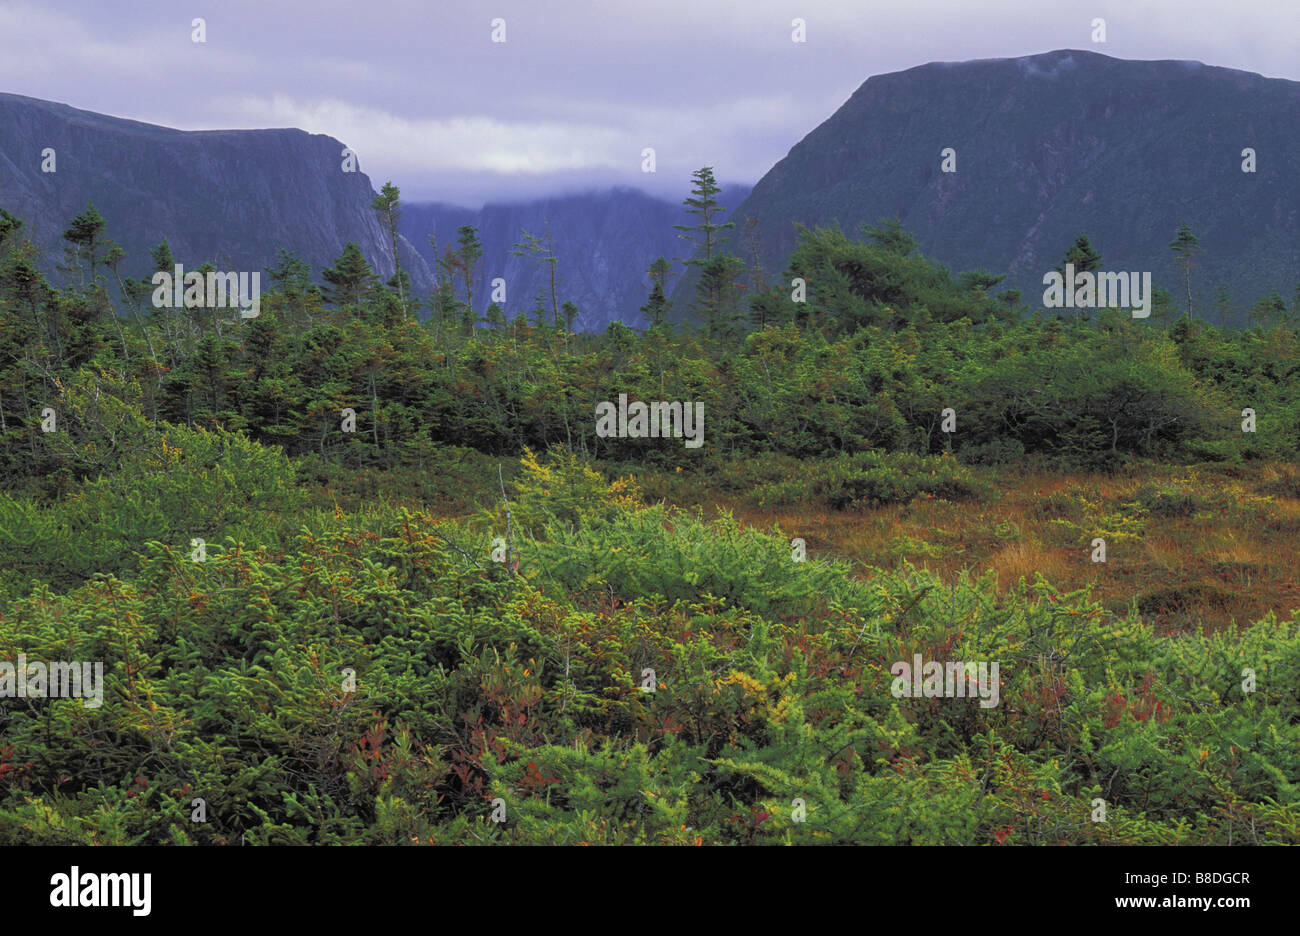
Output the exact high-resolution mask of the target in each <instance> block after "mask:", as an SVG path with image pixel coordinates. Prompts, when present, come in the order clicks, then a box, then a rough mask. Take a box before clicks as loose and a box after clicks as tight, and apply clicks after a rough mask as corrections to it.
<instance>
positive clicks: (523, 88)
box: [0, 0, 1300, 205]
mask: <svg viewBox="0 0 1300 936" xmlns="http://www.w3.org/2000/svg"><path fill="white" fill-rule="evenodd" d="M195 17H203V18H204V19H205V20H206V27H207V41H206V43H204V44H196V43H194V42H192V41H191V31H192V30H191V20H193V19H194V18H195ZM497 17H500V18H502V19H504V20H505V23H506V33H505V35H506V41H505V42H504V43H494V42H492V39H491V33H492V26H491V23H492V20H493V19H494V18H497ZM796 17H799V18H802V19H803V20H805V21H806V24H807V25H806V32H807V42H805V43H795V42H792V41H791V21H792V20H793V19H795V18H796ZM1094 17H1104V18H1105V20H1106V38H1107V41H1106V42H1105V43H1104V44H1102V43H1096V44H1094V43H1093V42H1092V26H1091V21H1092V19H1093V18H1094ZM1061 48H1078V49H1091V50H1094V51H1097V52H1102V53H1104V54H1107V55H1113V56H1116V57H1119V58H1129V59H1195V60H1198V61H1202V62H1205V63H1206V64H1210V65H1223V66H1227V67H1231V68H1241V69H1245V70H1248V71H1254V72H1259V73H1261V74H1264V75H1268V76H1272V77H1279V78H1290V79H1296V80H1300V0H1232V2H1225V0H1180V2H1171V0H1114V2H1110V0H1002V2H972V0H901V2H900V0H889V2H876V0H520V2H515V0H425V2H415V0H411V2H406V0H368V2H367V0H362V2H358V0H347V2H336V0H293V2H284V3H275V4H272V3H271V2H270V0H195V2H176V0H170V2H155V0H132V2H130V3H123V4H116V3H104V2H103V0H80V2H62V0H36V2H28V0H17V2H11V0H0V91H9V92H13V93H16V94H25V95H29V96H31V97H38V98H44V99H47V100H53V101H59V102H62V103H66V104H70V105H72V106H74V107H79V108H83V109H85V110H91V111H97V112H99V113H104V114H112V115H115V116H119V117H129V118H132V119H135V120H143V121H147V122H150V123H157V124H163V125H166V126H170V127H178V128H181V129H187V130H198V129H229V128H254V127H301V128H303V129H305V130H309V131H312V132H317V133H328V134H330V135H331V136H335V137H338V138H339V139H340V140H342V141H344V142H345V143H347V144H348V145H349V146H351V147H353V148H354V149H355V150H356V151H357V153H358V154H359V157H360V162H361V169H362V171H364V172H366V173H367V174H368V175H369V176H370V178H371V181H372V182H373V183H374V185H375V187H376V188H377V187H378V186H380V185H381V184H383V182H384V181H385V180H387V179H392V180H393V181H394V182H395V183H396V184H397V185H398V186H400V187H401V189H402V196H403V199H404V200H406V201H448V202H453V203H458V204H464V205H477V204H480V203H481V202H483V201H485V200H488V201H500V200H506V199H513V198H519V197H533V196H537V195H544V194H551V193H557V192H560V191H565V190H573V189H583V188H594V187H604V186H606V185H613V184H620V185H633V186H638V187H641V188H644V189H646V190H649V191H652V192H654V193H656V194H660V195H665V196H669V197H672V198H674V199H677V198H680V197H682V196H684V194H685V193H686V190H687V189H688V188H689V176H690V173H691V171H692V170H693V169H695V168H698V167H699V166H703V165H711V166H714V167H715V171H716V173H717V176H718V178H719V179H720V180H721V181H724V182H747V183H753V182H755V181H757V180H758V178H759V177H760V176H761V175H762V174H763V173H764V172H765V171H766V170H767V169H768V168H769V167H771V165H772V164H773V163H774V162H776V161H777V160H779V159H781V158H782V157H783V156H784V155H785V154H786V153H787V152H788V151H789V149H790V148H791V147H792V146H793V145H794V144H795V143H797V142H798V141H799V140H800V139H801V138H802V137H803V136H804V134H806V133H807V132H808V131H809V130H811V129H813V128H814V127H815V126H817V125H818V124H819V123H821V122H822V121H823V120H825V119H826V118H827V117H829V116H830V115H831V113H833V112H834V111H835V109H836V108H837V107H839V106H840V105H841V104H842V103H844V101H845V100H846V99H847V98H848V97H849V95H850V94H852V93H853V91H854V90H856V89H857V87H858V86H859V85H860V84H861V83H862V82H863V81H865V80H866V79H867V78H868V77H870V76H871V75H875V74H881V73H885V72H891V71H897V70H899V69H903V68H910V67H912V66H914V65H920V64H924V63H925V62H931V61H961V60H966V59H978V58H997V57H1008V56H1011V57H1013V56H1020V55H1027V54H1033V53H1037V52H1047V51H1050V50H1052V49H1061ZM644 147H653V148H654V149H655V151H656V157H657V166H656V169H657V171H656V172H655V173H654V174H653V175H650V174H647V173H644V172H642V171H641V151H642V149H643V148H644Z"/></svg>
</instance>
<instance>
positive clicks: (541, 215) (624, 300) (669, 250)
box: [400, 180, 749, 331]
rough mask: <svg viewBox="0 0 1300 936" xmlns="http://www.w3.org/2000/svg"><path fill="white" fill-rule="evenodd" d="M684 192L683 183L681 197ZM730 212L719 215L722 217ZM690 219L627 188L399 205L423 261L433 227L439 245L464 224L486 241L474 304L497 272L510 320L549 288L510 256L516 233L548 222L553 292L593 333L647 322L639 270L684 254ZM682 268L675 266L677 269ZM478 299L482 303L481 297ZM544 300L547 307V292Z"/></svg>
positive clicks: (726, 197) (526, 263)
mask: <svg viewBox="0 0 1300 936" xmlns="http://www.w3.org/2000/svg"><path fill="white" fill-rule="evenodd" d="M722 189H723V190H722V192H721V193H720V194H719V196H718V200H719V202H721V203H722V204H723V205H724V206H725V207H728V208H730V209H733V210H734V209H735V207H736V206H737V205H738V204H739V203H740V202H741V201H742V200H743V199H744V197H745V196H746V195H747V194H748V193H749V187H748V186H745V185H725V186H723V187H722ZM688 190H689V180H687V181H686V182H685V183H684V185H683V192H682V197H683V198H685V196H686V194H687V191H688ZM728 218H730V214H728V215H725V216H724V220H726V219H728ZM694 221H695V219H694V218H693V217H691V216H690V215H688V214H687V213H686V210H685V209H684V208H683V207H682V205H681V203H680V202H670V201H665V200H662V199H658V198H654V197H652V196H650V195H647V194H645V193H644V192H641V191H638V190H636V189H630V188H615V189H609V190H606V191H598V192H589V193H585V194H576V195H565V196H560V197H555V198H547V199H540V200H536V201H527V202H517V203H511V204H487V205H485V206H483V207H482V208H481V209H477V210H476V209H469V208H457V207H455V206H452V205H443V204H436V203H422V204H408V205H404V206H403V207H402V219H401V222H400V230H401V232H402V234H403V235H405V237H406V239H407V240H409V241H410V242H411V243H412V244H414V245H415V247H416V249H417V250H419V251H420V254H421V256H422V257H424V259H425V260H426V261H427V262H428V263H429V265H430V266H432V265H433V263H434V255H433V250H432V248H431V247H430V246H429V235H430V234H435V233H436V234H437V238H438V249H439V250H440V251H441V250H443V249H444V248H445V247H448V246H454V245H455V241H456V230H457V228H459V227H460V226H461V225H462V224H472V225H473V226H474V227H476V228H478V231H479V238H480V240H481V241H482V242H483V260H482V270H481V277H480V280H481V281H480V283H479V285H477V286H476V287H475V295H476V298H475V302H474V304H475V306H478V307H479V311H480V312H481V311H483V309H485V308H486V307H487V301H488V293H489V292H490V283H491V281H492V279H493V278H494V277H497V276H500V277H503V278H504V279H505V281H506V302H505V303H504V304H503V305H502V308H503V310H504V311H505V313H506V316H507V317H508V318H513V317H514V316H516V315H518V314H519V313H520V312H523V313H524V314H526V315H528V316H529V317H530V318H531V317H532V315H531V313H532V310H533V308H534V307H535V305H536V296H537V294H538V292H543V293H544V294H545V295H546V296H547V297H549V295H550V283H549V273H548V272H547V271H546V270H544V269H542V268H541V266H540V265H539V264H537V263H536V262H535V261H533V260H532V259H531V258H526V257H516V256H512V255H511V250H512V249H513V248H514V245H515V244H517V243H519V242H521V241H522V240H523V235H522V234H521V231H527V232H528V233H530V234H536V235H538V236H539V237H544V236H545V234H546V231H547V230H548V228H549V230H550V232H551V235H552V238H553V241H554V250H555V256H556V258H557V260H558V261H559V262H558V264H557V266H556V270H557V274H558V280H559V288H558V290H557V291H558V293H559V299H560V301H561V302H564V301H565V300H569V301H572V302H573V303H574V304H575V305H576V306H577V307H578V312H579V316H578V321H577V323H576V326H575V327H577V328H579V329H580V330H582V331H600V330H603V329H604V328H605V327H606V326H607V325H608V324H609V323H610V322H612V321H615V320H620V321H622V322H623V323H624V324H626V325H630V326H633V327H638V328H639V327H644V326H645V325H646V324H647V323H646V322H645V320H644V318H643V316H642V315H641V313H640V311H639V310H640V308H641V306H643V305H644V304H645V301H646V297H647V295H648V294H649V292H650V282H649V277H647V276H646V272H645V271H646V268H647V267H649V266H650V264H651V262H653V261H654V260H655V258H657V257H660V256H664V257H668V258H669V259H672V258H674V257H679V256H684V255H686V247H687V244H686V242H685V241H682V240H680V239H679V238H678V233H679V232H677V231H675V230H673V225H674V224H690V223H694ZM678 270H679V271H680V266H679V267H678ZM480 296H481V297H483V298H484V302H482V303H480V302H479V301H478V297H480ZM546 302H547V303H548V307H549V302H550V300H549V298H547V300H546Z"/></svg>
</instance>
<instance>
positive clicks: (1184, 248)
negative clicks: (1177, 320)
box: [1169, 221, 1201, 319]
mask: <svg viewBox="0 0 1300 936" xmlns="http://www.w3.org/2000/svg"><path fill="white" fill-rule="evenodd" d="M1169 249H1170V250H1172V251H1173V252H1174V258H1175V261H1176V262H1177V263H1178V265H1179V266H1181V267H1182V268H1183V283H1184V284H1185V285H1186V287H1187V318H1188V319H1191V317H1192V258H1193V257H1194V256H1196V255H1197V254H1198V253H1200V252H1201V244H1200V241H1198V240H1197V239H1196V235H1195V234H1193V233H1192V229H1191V228H1189V227H1188V226H1187V222H1186V221H1184V222H1183V223H1182V224H1180V225H1179V226H1178V235H1177V236H1176V237H1175V238H1174V239H1173V240H1172V241H1170V242H1169Z"/></svg>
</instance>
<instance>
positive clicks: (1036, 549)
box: [696, 465, 1300, 629]
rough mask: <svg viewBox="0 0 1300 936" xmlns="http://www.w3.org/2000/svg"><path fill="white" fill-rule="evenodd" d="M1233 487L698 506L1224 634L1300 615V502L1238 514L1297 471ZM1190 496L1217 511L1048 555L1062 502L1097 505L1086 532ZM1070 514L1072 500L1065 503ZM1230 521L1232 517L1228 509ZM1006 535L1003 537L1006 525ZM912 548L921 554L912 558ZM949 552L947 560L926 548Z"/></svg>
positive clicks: (1033, 487)
mask: <svg viewBox="0 0 1300 936" xmlns="http://www.w3.org/2000/svg"><path fill="white" fill-rule="evenodd" d="M1246 470H1247V472H1248V473H1247V475H1246V476H1245V477H1243V478H1242V479H1240V480H1238V481H1230V480H1228V479H1225V478H1224V477H1222V476H1219V475H1216V474H1215V473H1214V472H1213V471H1210V472H1207V473H1205V474H1198V472H1196V471H1195V470H1188V469H1186V468H1173V467H1171V468H1163V467H1153V468H1149V469H1146V470H1144V471H1143V472H1140V473H1138V474H1136V475H1134V476H1127V477H1112V476H1105V475H1095V474H1069V475H1061V474H1057V475H1048V474H1025V473H1020V472H1016V471H1014V470H1013V471H1008V472H1005V473H1003V474H1001V475H998V476H997V477H996V478H995V479H994V486H995V488H996V489H997V491H998V492H999V493H998V494H997V495H995V497H994V498H993V499H992V500H991V501H990V502H987V503H974V502H961V503H948V502H945V501H940V500H924V499H922V500H917V501H914V502H913V503H911V504H910V505H906V506H904V505H897V504H894V505H889V506H884V507H879V508H875V509H871V510H864V511H855V512H838V511H831V510H826V509H817V508H813V509H803V508H787V509H782V510H755V509H753V508H751V507H748V506H746V505H745V504H744V503H743V501H742V500H741V499H739V498H732V499H724V498H714V497H705V498H703V499H701V500H699V501H696V502H697V503H701V505H702V506H706V510H707V509H708V507H710V506H718V507H725V508H726V509H729V510H732V511H733V512H734V513H735V515H736V517H737V518H738V519H740V520H741V521H742V522H744V523H746V524H749V525H752V526H756V527H759V528H763V529H770V528H771V526H772V525H773V524H774V523H779V524H780V527H781V529H782V530H783V531H784V532H786V533H787V534H789V535H790V536H802V537H803V538H804V539H805V540H806V541H807V543H808V549H809V554H810V556H816V555H818V554H821V555H823V556H827V555H829V556H835V557H839V558H843V559H846V560H849V561H850V562H852V563H853V564H854V565H855V566H857V565H867V566H879V567H882V568H898V567H901V565H902V564H903V563H904V562H905V561H907V562H910V563H911V564H912V565H914V566H916V567H918V568H928V569H930V570H932V571H934V572H936V573H937V574H940V575H944V576H948V577H951V576H955V575H956V574H958V573H959V572H960V571H962V570H964V569H970V570H972V571H975V572H982V571H985V570H988V569H993V570H994V571H996V572H997V575H998V581H999V584H1000V586H1001V587H1002V588H1008V587H1011V586H1014V585H1015V583H1016V582H1018V581H1019V580H1020V579H1021V578H1022V577H1023V578H1024V579H1025V580H1026V581H1029V582H1032V581H1033V580H1034V577H1035V575H1037V574H1040V573H1041V574H1042V575H1043V576H1044V577H1045V578H1046V579H1047V580H1048V581H1050V582H1052V584H1053V585H1055V586H1056V587H1058V588H1060V589H1063V590H1073V589H1078V588H1082V587H1083V586H1084V585H1086V584H1088V583H1092V584H1093V586H1094V591H1095V594H1096V595H1097V597H1098V598H1099V600H1101V601H1103V602H1105V603H1107V604H1108V605H1109V606H1111V607H1112V608H1114V609H1115V610H1117V611H1120V610H1123V609H1125V608H1127V607H1128V606H1129V605H1130V604H1131V603H1132V602H1133V600H1135V599H1142V597H1143V596H1155V597H1154V598H1149V599H1148V601H1149V602H1153V603H1159V602H1160V601H1163V597H1164V596H1167V595H1172V596H1174V598H1175V599H1176V600H1173V601H1172V602H1171V603H1172V605H1173V610H1171V611H1169V612H1168V613H1166V614H1162V615H1159V618H1160V619H1159V620H1158V621H1155V622H1154V623H1156V624H1157V625H1158V626H1160V627H1162V628H1165V629H1190V628H1200V627H1206V628H1214V627H1220V626H1223V625H1226V624H1227V623H1229V622H1231V621H1241V622H1244V621H1247V620H1256V619H1258V618H1259V617H1261V616H1262V615H1263V614H1265V613H1266V612H1267V611H1269V610H1274V611H1276V612H1277V613H1278V614H1279V615H1289V614H1290V612H1291V611H1292V609H1294V608H1297V607H1300V584H1298V582H1297V580H1298V579H1300V561H1297V559H1296V558H1295V556H1296V546H1297V541H1300V498H1293V497H1288V496H1275V497H1274V498H1273V499H1272V500H1271V501H1269V502H1267V503H1264V504H1263V505H1262V506H1261V507H1260V508H1259V512H1256V510H1255V509H1254V508H1252V509H1251V510H1250V511H1243V510H1237V509H1233V508H1234V507H1235V506H1236V504H1238V503H1239V502H1240V499H1241V498H1242V497H1244V496H1258V493H1259V488H1260V487H1261V486H1262V485H1265V484H1268V483H1275V482H1276V481H1277V480H1278V479H1279V478H1288V477H1294V476H1295V469H1294V467H1292V466H1267V465H1263V466H1258V467H1257V468H1248V469H1246ZM1149 484H1167V485H1171V486H1173V487H1178V488H1184V489H1190V490H1192V491H1194V492H1195V493H1197V494H1198V495H1199V496H1201V497H1202V498H1205V499H1206V500H1208V501H1210V502H1212V503H1213V504H1214V505H1215V506H1214V509H1212V510H1207V511H1201V512H1199V513H1198V515H1196V516H1192V517H1187V516H1170V517H1165V516H1150V517H1147V518H1145V519H1144V520H1143V532H1142V535H1141V538H1140V540H1127V541H1118V540H1117V541H1115V542H1112V543H1108V544H1107V562H1106V563H1105V564H1102V563H1093V562H1092V561H1091V558H1090V550H1089V549H1088V548H1086V547H1085V546H1080V547H1077V548H1076V547H1071V546H1068V545H1066V546H1057V545H1045V544H1044V543H1043V542H1042V540H1043V538H1044V537H1043V535H1042V534H1043V533H1044V532H1045V530H1046V524H1047V520H1046V519H1043V515H1042V513H1041V511H1040V510H1039V507H1040V505H1041V503H1042V501H1043V499H1044V498H1047V497H1050V496H1052V495H1053V494H1064V495H1076V496H1079V497H1081V498H1082V499H1083V500H1084V501H1086V502H1087V503H1089V504H1092V505H1094V508H1095V510H1096V511H1097V512H1098V515H1097V516H1083V515H1082V514H1081V511H1082V509H1083V508H1081V507H1077V506H1076V507H1074V508H1072V509H1071V511H1072V512H1071V514H1070V515H1068V516H1066V517H1065V518H1064V519H1066V520H1069V521H1070V522H1071V523H1075V524H1077V525H1079V526H1080V527H1082V528H1083V529H1085V530H1086V529H1087V528H1088V526H1089V524H1090V523H1093V524H1095V523H1098V522H1099V521H1100V517H1103V516H1106V515H1113V514H1117V513H1121V512H1122V508H1121V504H1123V503H1124V502H1126V501H1131V500H1132V499H1133V495H1134V493H1135V492H1136V491H1137V490H1138V489H1139V488H1141V487H1142V486H1144V485H1149ZM1065 500H1066V502H1067V503H1069V502H1070V501H1069V499H1068V497H1067V498H1066V499H1065ZM1225 506H1226V507H1227V512H1226V513H1225V512H1224V507H1225ZM1009 524H1014V527H1015V528H1018V530H1019V536H1018V537H1017V536H1016V534H1015V531H1014V529H1012V528H1011V527H1010V526H1004V527H1003V536H1002V537H999V536H998V535H997V534H996V533H995V531H996V530H997V529H998V528H999V526H1000V525H1009ZM909 541H912V542H915V543H917V544H918V548H917V549H916V550H913V551H912V552H908V551H907V550H906V549H905V548H901V549H900V544H901V545H904V546H905V545H906V544H907V543H908V542H909ZM924 544H931V545H932V546H938V547H940V548H941V549H942V553H941V555H939V556H937V557H936V556H930V555H927V552H928V551H929V550H926V549H924V548H922V547H923V546H924Z"/></svg>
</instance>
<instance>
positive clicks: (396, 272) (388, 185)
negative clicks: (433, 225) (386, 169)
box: [370, 181, 410, 318]
mask: <svg viewBox="0 0 1300 936" xmlns="http://www.w3.org/2000/svg"><path fill="white" fill-rule="evenodd" d="M370 207H371V208H373V209H374V210H375V212H376V213H377V214H378V215H379V223H380V225H381V226H382V227H383V229H384V233H386V234H387V235H388V242H389V244H390V245H391V248H392V251H393V277H392V279H391V280H389V285H391V286H396V288H397V301H398V302H400V303H401V305H402V317H403V318H406V317H407V315H406V288H405V287H406V286H407V285H408V284H409V282H410V277H407V278H406V279H403V278H402V261H401V258H400V257H399V256H398V255H397V223H398V221H400V220H401V217H402V190H401V189H399V188H398V187H397V186H396V185H394V184H393V183H392V181H388V182H385V183H384V187H383V188H382V189H380V190H379V194H378V195H376V196H375V199H374V201H372V202H371V203H370Z"/></svg>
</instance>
